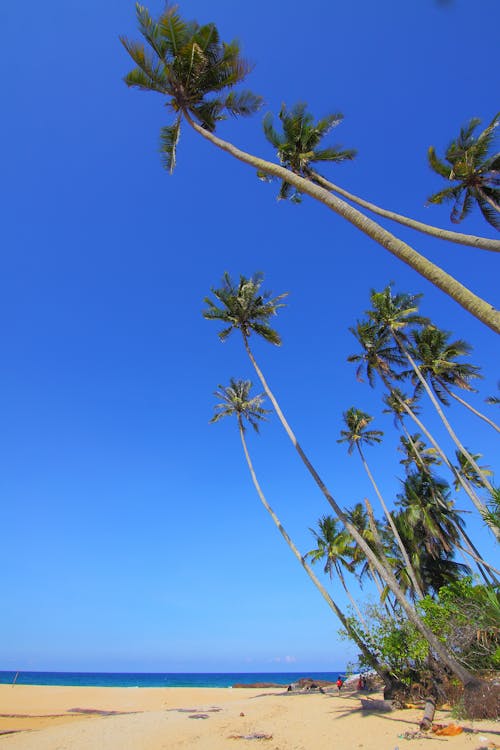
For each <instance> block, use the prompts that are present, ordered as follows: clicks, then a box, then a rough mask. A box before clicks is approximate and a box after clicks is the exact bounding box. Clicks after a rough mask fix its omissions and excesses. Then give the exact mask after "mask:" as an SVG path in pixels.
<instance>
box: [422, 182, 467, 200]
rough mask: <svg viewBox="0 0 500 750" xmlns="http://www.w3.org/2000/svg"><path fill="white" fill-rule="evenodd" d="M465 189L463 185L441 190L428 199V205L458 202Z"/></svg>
mask: <svg viewBox="0 0 500 750" xmlns="http://www.w3.org/2000/svg"><path fill="white" fill-rule="evenodd" d="M462 190H463V187H462V186H461V185H455V186H454V187H449V188H445V189H444V190H440V191H439V192H438V193H434V194H433V195H430V196H429V197H428V198H427V203H438V204H441V203H446V202H448V201H451V200H453V201H456V200H458V199H459V197H460V193H461V192H462Z"/></svg>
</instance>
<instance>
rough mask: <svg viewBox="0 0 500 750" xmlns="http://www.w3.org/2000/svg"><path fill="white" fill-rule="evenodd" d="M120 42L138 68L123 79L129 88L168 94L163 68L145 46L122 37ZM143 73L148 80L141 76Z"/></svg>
mask: <svg viewBox="0 0 500 750" xmlns="http://www.w3.org/2000/svg"><path fill="white" fill-rule="evenodd" d="M120 41H121V43H122V44H123V46H124V47H125V49H126V50H127V52H128V54H129V55H130V57H131V58H132V60H133V61H134V62H135V63H136V65H137V68H135V69H134V70H132V71H130V73H128V74H127V75H126V76H125V78H124V79H123V80H124V81H125V83H126V84H127V86H135V87H137V88H142V89H143V88H148V89H151V90H153V91H159V92H160V93H162V94H167V93H168V82H167V79H166V77H165V74H164V72H163V66H162V65H161V64H159V63H155V60H154V59H153V57H152V56H151V55H150V54H148V53H147V52H146V49H145V47H144V45H143V44H141V43H140V42H132V41H130V40H129V39H127V38H126V37H123V36H122V37H120ZM141 71H142V73H143V74H144V75H145V76H146V78H144V77H143V76H141V75H140V73H141ZM146 81H149V83H147V84H146Z"/></svg>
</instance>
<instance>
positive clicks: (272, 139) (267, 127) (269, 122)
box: [262, 112, 283, 150]
mask: <svg viewBox="0 0 500 750" xmlns="http://www.w3.org/2000/svg"><path fill="white" fill-rule="evenodd" d="M273 119H274V118H273V113H272V112H267V113H266V115H265V116H264V119H263V121H262V126H263V128H264V135H265V136H266V138H267V140H268V141H269V143H270V144H271V145H272V146H274V148H275V149H277V150H279V149H280V148H281V147H282V146H283V140H282V139H281V136H280V135H279V133H278V131H277V130H276V129H275V127H274V126H273Z"/></svg>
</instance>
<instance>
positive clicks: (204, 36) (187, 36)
mask: <svg viewBox="0 0 500 750" xmlns="http://www.w3.org/2000/svg"><path fill="white" fill-rule="evenodd" d="M136 8H137V17H138V22H139V31H140V33H141V34H142V36H143V38H144V39H145V41H146V43H147V45H148V49H146V47H145V46H144V44H143V43H139V42H133V41H130V40H128V39H126V38H124V37H123V38H122V43H123V45H124V47H125V49H126V50H127V52H128V53H129V55H130V56H131V57H132V59H133V61H134V62H135V64H136V67H135V68H134V70H132V71H131V73H129V74H128V75H127V76H126V77H125V83H126V84H127V85H128V86H132V87H136V88H139V89H141V90H145V91H154V92H157V93H160V94H162V95H164V96H166V97H167V105H168V106H169V107H170V109H172V110H173V111H174V113H175V114H176V119H175V122H174V124H173V125H171V126H168V127H167V128H166V129H165V130H164V131H163V132H162V139H161V140H162V150H163V152H164V161H165V166H166V167H167V168H168V169H169V170H170V171H171V170H172V169H173V167H174V166H175V160H176V147H177V143H178V140H179V133H180V123H181V119H182V118H184V120H185V121H186V122H187V123H188V124H189V125H190V126H191V127H192V128H193V130H195V131H196V132H197V133H198V134H199V135H201V136H202V137H203V138H204V139H205V140H207V141H209V142H210V143H211V144H212V145H214V146H217V147H218V148H220V149H222V150H223V151H225V152H226V153H228V154H230V155H231V156H233V157H234V158H235V159H238V160H239V161H242V162H244V163H245V164H248V165H250V166H251V167H252V168H253V169H256V170H257V171H258V172H263V173H265V174H267V175H269V176H271V177H277V178H279V179H281V180H285V182H288V183H290V184H291V185H292V186H293V187H294V188H295V189H297V190H298V191H299V192H303V193H306V194H307V195H309V196H311V197H312V198H314V199H315V200H318V201H319V202H320V203H323V204H324V205H326V206H327V207H328V208H329V209H331V210H332V211H333V212H334V213H337V214H339V215H340V216H342V217H343V218H345V219H346V220H347V221H349V222H350V223H351V224H353V225H354V226H356V227H357V228H358V229H359V230H360V231H362V232H364V233H365V234H367V235H368V236H369V237H371V238H372V239H374V240H375V241H376V242H377V243H378V244H380V245H382V247H385V248H386V249H387V250H388V251H389V252H390V253H392V254H393V255H395V256H396V257H398V258H399V259H400V260H402V261H403V262H404V263H407V264H408V265H410V266H411V267H412V268H413V269H415V270H416V271H417V272H418V273H420V274H421V275H422V276H424V278H426V279H428V280H429V281H431V283H432V284H434V285H435V286H437V287H438V288H439V289H441V290H442V291H444V292H445V293H446V294H449V295H450V296H451V297H452V298H453V299H454V300H455V301H456V302H457V303H458V304H459V305H461V306H462V307H464V309H466V310H468V311H469V312H470V313H471V314H472V315H474V316H475V317H477V318H478V319H479V320H481V321H482V322H483V323H484V324H485V325H487V326H488V327H490V328H491V329H492V330H494V331H496V332H497V333H500V312H497V311H496V310H495V309H494V308H493V306H492V305H491V304H489V303H488V302H486V301H485V300H483V299H481V298H480V297H478V296H477V295H476V294H474V293H473V292H471V290H470V289H468V288H467V287H465V286H464V285H463V284H461V283H460V282H459V281H457V280H456V279H455V278H454V277H453V276H451V275H450V274H448V273H446V271H444V270H443V269H441V268H439V267H438V266H436V265H435V264H434V263H432V262H431V261H429V260H428V259H427V258H425V257H424V256H422V255H420V253H418V252H417V251H416V250H415V249H414V248H412V247H411V246H410V245H408V244H407V243H405V242H403V241H402V240H400V239H399V238H397V237H395V236H394V235H393V234H391V233H390V232H388V231H387V230H386V229H384V228H383V227H381V226H380V225H379V224H377V223H376V222H374V221H373V220H372V219H369V218H368V217H367V216H365V215H364V214H362V213H361V212H360V211H358V210H357V209H356V208H354V207H353V206H350V205H349V204H348V203H346V202H345V201H343V200H341V199H340V198H337V197H336V196H334V195H333V194H332V193H330V192H329V191H328V190H325V189H324V188H322V187H320V186H319V185H315V184H314V183H312V182H311V181H310V180H307V179H305V178H304V177H301V176H300V175H296V174H294V173H293V172H292V171H291V170H289V169H286V168H285V167H283V166H281V165H280V164H275V163H273V162H270V161H267V160H265V159H261V158H259V157H257V156H254V155H252V154H249V153H247V152H245V151H242V150H241V149H239V148H237V147H236V146H234V145H233V144H232V143H229V142H228V141H225V140H223V139H221V138H219V137H218V136H216V135H215V133H214V132H213V131H214V129H215V126H216V124H217V122H218V121H219V120H220V119H222V118H224V117H225V116H226V115H227V114H233V115H246V114H251V113H253V112H255V111H256V110H257V109H258V108H259V106H260V104H261V100H260V98H259V97H257V96H255V95H254V94H252V93H251V92H242V93H239V94H238V93H235V92H234V91H233V87H234V86H235V85H236V84H238V83H240V82H242V81H243V80H244V79H245V78H246V76H247V74H248V72H249V66H248V64H247V63H245V61H244V60H242V58H241V56H240V54H239V47H238V45H237V43H236V42H231V43H230V44H225V43H223V42H221V41H220V37H219V34H218V32H217V29H216V27H215V26H214V25H213V24H207V25H206V26H200V25H199V24H198V23H196V22H191V23H187V22H186V21H184V20H183V19H182V18H181V16H180V15H179V14H178V12H177V9H176V8H175V7H171V8H167V10H166V11H165V12H164V14H163V15H161V16H160V18H159V19H158V21H154V20H153V19H152V18H151V16H150V15H149V13H148V11H147V10H146V9H145V8H144V7H143V6H141V5H139V4H137V5H136ZM228 89H229V93H227V90H228Z"/></svg>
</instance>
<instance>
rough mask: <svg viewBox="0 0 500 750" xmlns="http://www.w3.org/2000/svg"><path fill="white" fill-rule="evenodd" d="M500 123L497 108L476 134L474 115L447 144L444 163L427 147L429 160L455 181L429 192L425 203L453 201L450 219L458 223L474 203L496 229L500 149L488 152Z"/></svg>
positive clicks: (499, 220)
mask: <svg viewBox="0 0 500 750" xmlns="http://www.w3.org/2000/svg"><path fill="white" fill-rule="evenodd" d="M499 123H500V112H499V113H498V114H496V115H495V116H494V118H493V119H492V121H491V122H490V124H489V125H488V126H487V127H486V128H485V129H484V130H482V131H481V132H480V133H479V135H477V136H476V135H475V134H474V131H475V130H476V128H477V127H478V125H480V124H481V120H480V119H478V118H477V117H474V118H473V119H472V120H470V121H469V122H468V123H467V125H465V126H464V127H463V128H461V130H460V135H459V136H458V138H456V139H455V140H454V141H452V142H451V144H450V145H449V146H448V148H447V150H446V153H445V156H444V158H445V162H447V163H445V162H444V161H442V160H441V159H439V158H438V157H437V155H436V151H435V149H434V147H433V146H431V147H430V148H429V164H430V166H431V168H432V169H433V170H434V171H435V172H437V174H439V175H440V176H441V177H444V178H445V180H448V181H449V182H452V183H455V184H453V185H452V186H451V187H447V188H445V189H444V190H440V191H439V192H438V193H434V194H433V195H431V196H430V198H429V199H428V200H429V203H444V202H448V201H452V202H453V208H452V211H451V220H452V221H453V222H454V223H455V224H458V223H459V222H460V221H462V219H464V218H465V217H466V216H467V215H468V214H469V213H470V212H471V210H472V208H473V206H474V205H475V204H477V205H478V206H479V210H480V211H481V213H482V214H483V216H484V218H485V219H486V221H487V222H488V223H489V224H491V226H493V227H495V228H496V229H498V230H500V215H499V214H500V153H495V154H493V155H491V156H490V155H489V151H490V149H491V147H492V146H493V142H494V138H495V129H496V127H497V126H498V124H499Z"/></svg>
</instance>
